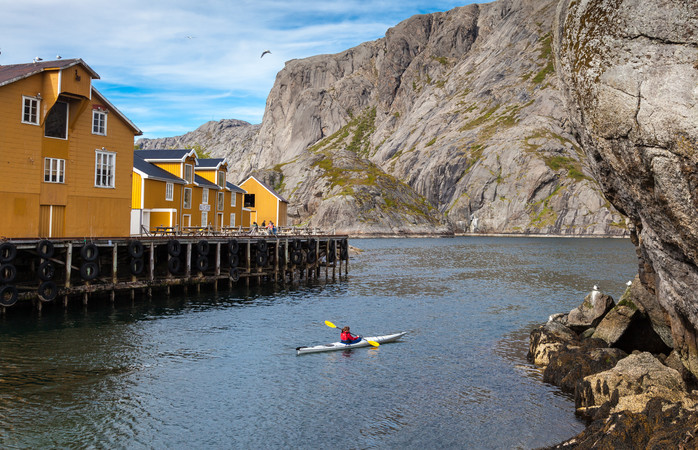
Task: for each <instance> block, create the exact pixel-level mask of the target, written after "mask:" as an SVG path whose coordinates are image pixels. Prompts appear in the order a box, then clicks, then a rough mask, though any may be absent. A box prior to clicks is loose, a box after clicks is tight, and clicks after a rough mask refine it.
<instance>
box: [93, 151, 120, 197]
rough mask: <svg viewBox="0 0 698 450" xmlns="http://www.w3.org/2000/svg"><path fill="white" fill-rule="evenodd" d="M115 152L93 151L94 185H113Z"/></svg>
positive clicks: (111, 186)
mask: <svg viewBox="0 0 698 450" xmlns="http://www.w3.org/2000/svg"><path fill="white" fill-rule="evenodd" d="M115 163H116V153H113V152H105V151H103V150H96V151H95V186H97V187H109V188H113V187H114V175H115V171H114V168H115Z"/></svg>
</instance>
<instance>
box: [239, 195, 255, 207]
mask: <svg viewBox="0 0 698 450" xmlns="http://www.w3.org/2000/svg"><path fill="white" fill-rule="evenodd" d="M242 206H244V207H245V208H254V194H245V201H244V203H243V205H242Z"/></svg>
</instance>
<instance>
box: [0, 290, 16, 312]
mask: <svg viewBox="0 0 698 450" xmlns="http://www.w3.org/2000/svg"><path fill="white" fill-rule="evenodd" d="M15 303H17V288H16V287H14V286H12V285H6V286H2V287H0V306H5V307H7V306H12V305H14V304H15Z"/></svg>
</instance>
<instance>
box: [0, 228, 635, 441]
mask: <svg viewBox="0 0 698 450" xmlns="http://www.w3.org/2000/svg"><path fill="white" fill-rule="evenodd" d="M352 244H353V245H356V246H358V247H361V248H363V249H364V250H365V251H364V253H362V254H361V255H360V256H358V257H355V258H353V259H352V261H351V273H350V275H349V277H348V279H341V280H338V281H337V282H334V283H332V282H330V283H324V282H320V283H312V284H309V285H308V284H305V283H303V284H301V285H299V286H292V287H283V286H279V287H278V288H276V289H270V288H267V287H257V286H252V287H251V288H249V289H245V288H243V289H235V290H233V291H226V290H221V291H219V292H218V293H213V292H203V293H201V294H194V295H189V296H186V297H184V296H173V297H171V298H167V297H157V298H155V299H153V300H152V301H151V302H148V301H136V302H135V303H134V304H133V306H131V302H130V300H129V301H117V303H116V304H115V306H114V307H111V306H108V305H96V304H94V305H93V304H91V305H89V306H88V308H87V309H83V308H76V309H71V310H69V311H67V312H63V311H58V313H57V314H52V313H45V314H44V315H43V316H42V317H40V318H37V317H33V316H32V317H8V318H5V319H2V321H1V322H0V324H1V326H2V333H0V447H3V448H28V447H31V448H34V447H112V446H113V447H129V448H141V447H142V448H153V447H156V448H162V447H185V446H186V447H214V448H220V447H223V448H307V447H332V448H335V447H347V448H371V447H378V448H424V447H427V448H431V447H450V448H463V447H471V448H512V447H518V448H531V447H536V446H542V445H549V444H552V443H555V442H558V441H561V440H563V439H565V438H567V437H569V436H571V435H573V434H575V432H576V431H578V430H579V429H581V427H582V426H583V425H582V424H581V423H580V422H579V421H577V420H576V418H575V417H574V414H573V406H572V401H571V399H570V398H569V397H568V396H565V395H561V394H560V393H559V391H558V390H557V389H555V388H554V387H551V386H548V385H545V384H544V383H542V382H541V377H540V373H539V370H538V369H536V368H535V367H533V366H531V365H530V364H529V363H528V362H527V361H526V358H525V355H526V351H527V349H528V334H529V332H530V330H531V329H532V328H533V327H534V326H537V325H538V324H539V323H541V322H542V321H544V320H545V319H546V318H547V317H548V315H550V314H551V313H554V312H560V311H565V310H569V309H571V308H572V307H574V306H576V305H577V304H578V303H579V302H580V301H581V299H582V298H583V297H584V295H585V294H586V292H587V291H588V288H589V286H590V285H593V284H599V285H601V286H602V287H604V290H605V291H607V292H609V293H611V294H612V295H614V297H616V298H618V296H619V294H620V293H621V292H622V290H623V288H624V287H625V286H624V282H625V280H627V279H628V278H630V277H632V274H634V273H635V271H636V267H635V266H636V263H635V258H634V251H633V249H632V246H631V245H630V243H629V242H627V241H615V240H573V239H562V240H544V239H488V238H482V239H470V238H464V239H401V240H361V241H357V242H355V243H352ZM105 306H106V307H105ZM325 320H331V321H332V322H334V323H336V324H338V325H341V324H347V325H351V327H352V329H353V330H356V331H360V332H361V333H362V334H364V335H378V334H387V333H392V332H396V331H408V333H409V334H408V335H407V336H405V338H403V340H402V341H401V342H397V343H391V344H384V345H381V346H380V347H378V348H364V349H354V350H350V351H341V352H332V353H322V354H313V355H307V356H304V357H297V356H296V355H295V347H297V346H300V345H314V344H318V343H326V342H333V341H336V340H338V338H339V332H338V331H337V330H334V329H330V328H328V327H327V326H325V325H324V321H325ZM338 430H339V431H338Z"/></svg>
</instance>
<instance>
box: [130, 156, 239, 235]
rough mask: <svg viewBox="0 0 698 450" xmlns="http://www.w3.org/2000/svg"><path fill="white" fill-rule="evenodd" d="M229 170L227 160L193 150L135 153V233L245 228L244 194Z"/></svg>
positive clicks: (132, 217) (132, 220)
mask: <svg viewBox="0 0 698 450" xmlns="http://www.w3.org/2000/svg"><path fill="white" fill-rule="evenodd" d="M227 169H228V167H227V165H226V164H225V163H224V162H223V160H209V159H199V158H197V156H196V152H195V151H194V150H189V149H185V150H136V151H135V152H134V161H133V200H132V212H131V233H132V234H143V233H144V232H154V231H156V230H157V227H171V228H174V229H177V230H183V229H186V228H187V227H197V228H198V227H208V228H210V229H212V230H217V231H220V230H222V229H224V228H230V227H239V226H241V225H242V195H243V194H244V193H245V191H243V190H242V189H240V188H239V187H237V186H235V185H233V184H232V183H227V182H226V176H227ZM219 183H220V184H219Z"/></svg>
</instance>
